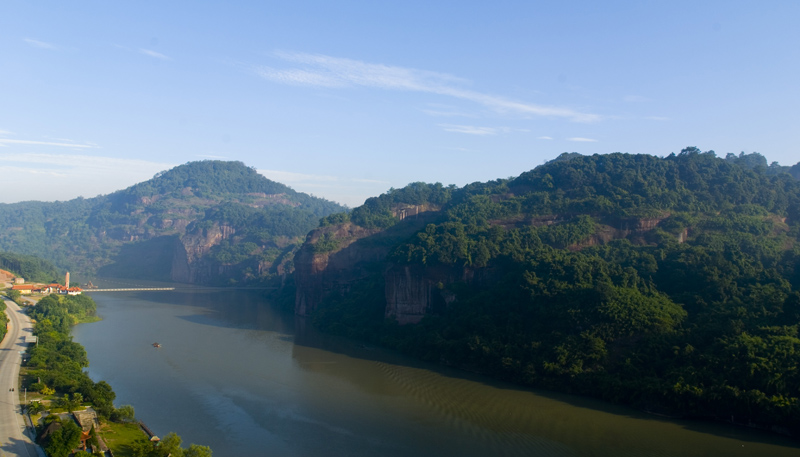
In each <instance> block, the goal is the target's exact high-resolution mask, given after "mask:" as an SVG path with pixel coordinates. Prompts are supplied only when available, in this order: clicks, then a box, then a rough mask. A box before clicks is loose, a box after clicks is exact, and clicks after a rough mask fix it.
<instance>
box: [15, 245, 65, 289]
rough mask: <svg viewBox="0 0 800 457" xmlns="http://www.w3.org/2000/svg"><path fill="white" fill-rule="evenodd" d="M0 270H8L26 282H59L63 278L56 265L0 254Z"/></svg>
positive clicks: (36, 259) (34, 259) (31, 257)
mask: <svg viewBox="0 0 800 457" xmlns="http://www.w3.org/2000/svg"><path fill="white" fill-rule="evenodd" d="M0 270H6V271H9V272H11V273H13V274H14V275H16V276H18V277H21V278H23V279H25V280H26V281H36V282H43V283H53V282H59V280H61V278H62V277H63V274H62V273H60V272H59V271H58V270H57V269H56V267H55V265H53V264H52V263H50V262H48V261H46V260H42V259H40V258H38V257H34V256H30V255H23V254H15V253H13V252H0Z"/></svg>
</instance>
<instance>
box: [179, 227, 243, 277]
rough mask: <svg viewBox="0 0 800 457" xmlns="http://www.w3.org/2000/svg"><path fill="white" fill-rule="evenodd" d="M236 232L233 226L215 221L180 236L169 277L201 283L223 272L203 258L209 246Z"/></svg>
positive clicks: (209, 249) (209, 248)
mask: <svg viewBox="0 0 800 457" xmlns="http://www.w3.org/2000/svg"><path fill="white" fill-rule="evenodd" d="M235 233H236V230H234V229H233V227H230V226H228V225H220V224H217V223H215V224H214V225H213V226H212V227H211V228H208V229H202V230H198V231H197V232H196V233H191V234H187V235H184V236H183V237H181V239H180V242H178V243H176V246H175V252H174V254H173V256H172V270H171V275H170V276H171V279H172V280H173V281H177V282H184V283H192V284H202V283H204V282H207V281H208V280H209V279H210V278H212V277H213V275H215V274H220V273H224V271H219V267H217V269H216V270H214V268H213V267H214V264H213V263H212V262H209V261H208V260H206V259H204V257H205V256H206V254H208V253H209V251H211V248H212V247H214V246H216V245H218V244H219V243H220V242H221V241H222V240H226V239H229V238H230V237H232V236H233V235H234V234H235Z"/></svg>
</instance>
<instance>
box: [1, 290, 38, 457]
mask: <svg viewBox="0 0 800 457" xmlns="http://www.w3.org/2000/svg"><path fill="white" fill-rule="evenodd" d="M5 303H6V314H8V321H9V329H8V333H7V334H6V336H5V338H3V342H2V343H0V456H3V457H5V456H18V457H37V456H38V451H37V449H36V445H34V444H33V442H32V441H31V438H30V437H29V436H28V435H27V434H26V433H25V420H24V418H23V416H22V409H21V405H20V396H19V385H18V383H19V365H20V361H21V360H22V356H21V355H20V351H24V350H25V348H26V346H27V345H26V343H25V342H24V341H25V336H28V335H32V334H33V333H32V330H33V324H31V320H30V318H29V317H28V315H27V314H25V313H23V312H22V311H20V308H19V306H17V304H16V303H14V302H12V301H10V300H5ZM12 388H13V389H14V392H11V389H12Z"/></svg>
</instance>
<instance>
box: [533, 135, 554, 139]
mask: <svg viewBox="0 0 800 457" xmlns="http://www.w3.org/2000/svg"><path fill="white" fill-rule="evenodd" d="M536 139H537V140H552V139H553V137H551V136H539V137H536Z"/></svg>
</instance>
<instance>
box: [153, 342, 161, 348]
mask: <svg viewBox="0 0 800 457" xmlns="http://www.w3.org/2000/svg"><path fill="white" fill-rule="evenodd" d="M153 347H154V348H160V347H161V343H153Z"/></svg>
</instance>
